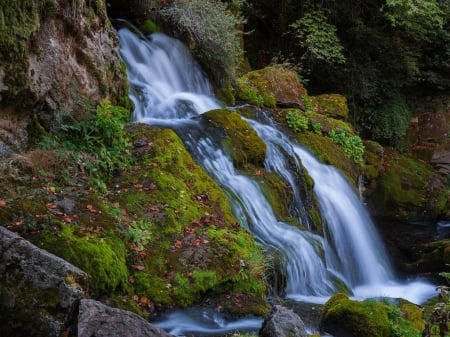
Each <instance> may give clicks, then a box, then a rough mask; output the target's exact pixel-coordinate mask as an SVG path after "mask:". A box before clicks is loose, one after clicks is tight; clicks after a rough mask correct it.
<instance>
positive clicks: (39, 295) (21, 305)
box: [0, 226, 87, 337]
mask: <svg viewBox="0 0 450 337" xmlns="http://www.w3.org/2000/svg"><path fill="white" fill-rule="evenodd" d="M0 256H1V257H2V258H1V259H0V326H1V327H2V333H1V334H2V336H43V337H44V336H45V337H51V336H55V337H56V336H60V335H61V334H62V333H63V332H64V331H65V330H66V329H67V324H66V322H67V321H68V320H70V318H71V316H72V314H73V312H74V310H75V309H76V306H77V304H78V301H79V300H80V299H81V298H83V297H84V293H85V284H86V277H87V276H86V274H85V273H84V272H83V271H81V270H80V269H78V268H76V267H74V266H73V265H71V264H69V263H68V262H66V261H64V260H62V259H60V258H59V257H57V256H55V255H53V254H50V253H48V252H47V251H45V250H42V249H39V248H37V247H36V246H34V245H32V244H31V243H29V242H28V241H26V240H24V239H23V238H21V237H19V236H18V235H17V234H14V233H12V232H10V231H9V230H7V229H6V228H4V227H2V226H0Z"/></svg>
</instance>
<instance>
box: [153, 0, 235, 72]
mask: <svg viewBox="0 0 450 337" xmlns="http://www.w3.org/2000/svg"><path fill="white" fill-rule="evenodd" d="M160 14H161V15H162V16H163V17H165V18H167V19H170V20H172V21H173V23H174V24H175V25H176V26H177V27H178V28H179V29H180V30H181V31H184V32H188V33H189V34H190V35H191V36H192V37H193V38H194V40H195V42H196V43H197V44H198V46H199V49H200V50H201V51H202V53H204V56H205V57H206V59H207V60H209V61H210V62H213V63H214V64H215V65H216V66H218V67H219V68H221V69H223V70H224V71H225V73H226V74H230V75H231V74H232V73H233V69H234V67H235V66H237V65H238V64H239V62H240V61H241V58H242V55H243V50H242V47H241V32H240V31H239V30H238V27H239V26H240V25H242V24H243V23H244V20H243V18H242V17H240V16H238V15H234V14H233V13H232V12H231V11H230V10H229V8H228V7H227V5H226V4H224V3H223V2H221V1H215V0H174V1H173V2H172V3H171V4H170V5H169V6H167V7H164V8H163V9H162V10H161V11H160Z"/></svg>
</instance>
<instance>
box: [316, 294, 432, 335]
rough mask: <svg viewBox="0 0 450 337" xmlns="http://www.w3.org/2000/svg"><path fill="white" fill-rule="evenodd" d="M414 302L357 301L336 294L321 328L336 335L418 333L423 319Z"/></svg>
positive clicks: (327, 308) (324, 316)
mask: <svg viewBox="0 0 450 337" xmlns="http://www.w3.org/2000/svg"><path fill="white" fill-rule="evenodd" d="M402 306H403V307H402ZM412 306H413V305H412V304H411V305H406V304H402V305H401V306H400V307H398V306H396V305H394V304H389V303H388V302H385V301H378V300H372V299H368V300H364V301H362V302H358V301H353V300H350V299H349V298H348V296H347V295H344V294H337V295H335V296H333V297H331V298H330V299H329V300H328V302H327V303H326V304H325V306H324V309H323V313H322V317H321V322H320V328H321V330H322V331H323V332H327V333H330V334H332V335H333V336H347V337H392V336H418V335H419V332H420V331H421V330H419V329H417V328H421V327H422V326H423V320H422V319H421V318H420V319H418V318H417V315H418V313H419V312H420V308H418V307H417V306H416V307H415V308H413V307H412ZM410 319H411V321H410ZM419 321H420V322H419Z"/></svg>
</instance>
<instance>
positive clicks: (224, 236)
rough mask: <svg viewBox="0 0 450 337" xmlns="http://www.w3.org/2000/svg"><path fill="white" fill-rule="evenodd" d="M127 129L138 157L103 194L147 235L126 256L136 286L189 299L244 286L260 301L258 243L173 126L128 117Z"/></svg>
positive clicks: (161, 298)
mask: <svg viewBox="0 0 450 337" xmlns="http://www.w3.org/2000/svg"><path fill="white" fill-rule="evenodd" d="M127 132H128V133H129V135H130V138H131V140H132V142H133V143H135V144H139V146H138V147H137V148H136V149H134V150H132V152H133V153H134V154H135V156H136V158H137V159H138V162H137V165H136V167H135V169H134V170H133V172H132V174H131V175H130V176H128V177H127V178H126V179H122V178H121V179H120V180H117V181H115V182H114V185H115V186H116V189H117V193H114V194H111V195H110V199H111V201H112V202H114V203H117V204H118V205H120V206H119V207H120V208H122V207H123V208H124V209H126V211H127V212H129V213H130V215H131V214H132V216H133V217H135V218H136V219H145V221H146V222H147V223H148V224H149V232H150V233H151V234H150V235H149V239H148V240H147V241H146V242H145V247H144V249H143V250H142V251H141V252H138V253H137V254H135V255H134V257H132V260H133V261H132V262H131V263H132V265H134V266H135V267H132V269H134V270H132V272H131V273H132V277H133V280H134V281H133V286H134V287H135V290H136V294H137V295H138V296H140V297H142V296H144V297H148V298H150V299H151V300H152V301H153V302H154V303H158V304H162V305H170V306H189V305H192V304H194V303H201V302H202V301H204V300H205V299H206V298H211V297H214V296H220V295H223V294H229V295H230V296H231V294H237V293H246V294H247V295H248V296H249V297H251V298H252V300H253V301H255V302H258V303H259V304H260V306H262V307H265V306H266V304H265V291H266V285H265V282H264V267H263V266H264V260H263V256H262V252H261V249H260V247H258V246H257V245H256V243H255V241H254V240H253V238H252V237H251V235H250V234H249V233H248V232H247V231H246V230H244V229H243V228H241V227H240V226H239V224H238V223H237V221H236V219H235V217H234V216H233V214H232V212H231V207H230V204H229V202H228V200H227V198H226V196H225V194H224V193H223V191H222V190H221V189H220V187H219V186H218V185H217V184H216V183H215V182H214V181H213V180H212V179H211V178H210V177H209V176H208V175H207V174H206V173H205V172H204V171H203V170H202V169H201V168H200V167H199V166H198V165H197V164H196V163H195V162H194V161H193V159H192V158H191V156H190V155H189V153H188V152H187V150H186V149H185V147H184V144H183V142H182V141H181V139H180V138H179V137H178V136H177V134H176V133H175V132H174V131H172V130H170V129H160V128H156V127H150V126H148V125H142V124H134V125H131V126H129V127H128V128H127ZM122 205H123V206H122ZM249 310H253V309H249Z"/></svg>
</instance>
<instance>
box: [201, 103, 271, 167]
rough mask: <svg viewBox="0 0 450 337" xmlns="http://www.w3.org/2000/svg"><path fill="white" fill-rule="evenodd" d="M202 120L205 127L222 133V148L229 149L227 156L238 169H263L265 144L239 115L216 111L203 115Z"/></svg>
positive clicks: (227, 111) (220, 110) (231, 112)
mask: <svg viewBox="0 0 450 337" xmlns="http://www.w3.org/2000/svg"><path fill="white" fill-rule="evenodd" d="M203 120H204V121H205V122H206V123H207V125H209V126H213V127H216V128H218V129H219V130H221V131H222V133H223V135H224V136H223V140H222V142H223V143H224V147H225V149H229V155H230V156H231V158H232V159H233V162H234V165H235V166H236V167H237V168H238V169H242V170H255V169H257V168H263V167H264V160H265V158H266V144H265V143H264V142H263V141H262V140H261V139H260V138H259V136H258V135H257V133H256V132H255V130H253V128H252V127H251V126H250V125H249V124H248V123H247V122H246V121H244V120H243V119H242V118H241V116H240V115H239V114H237V113H236V112H233V111H230V110H226V109H218V110H212V111H208V112H207V113H205V114H203Z"/></svg>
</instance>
